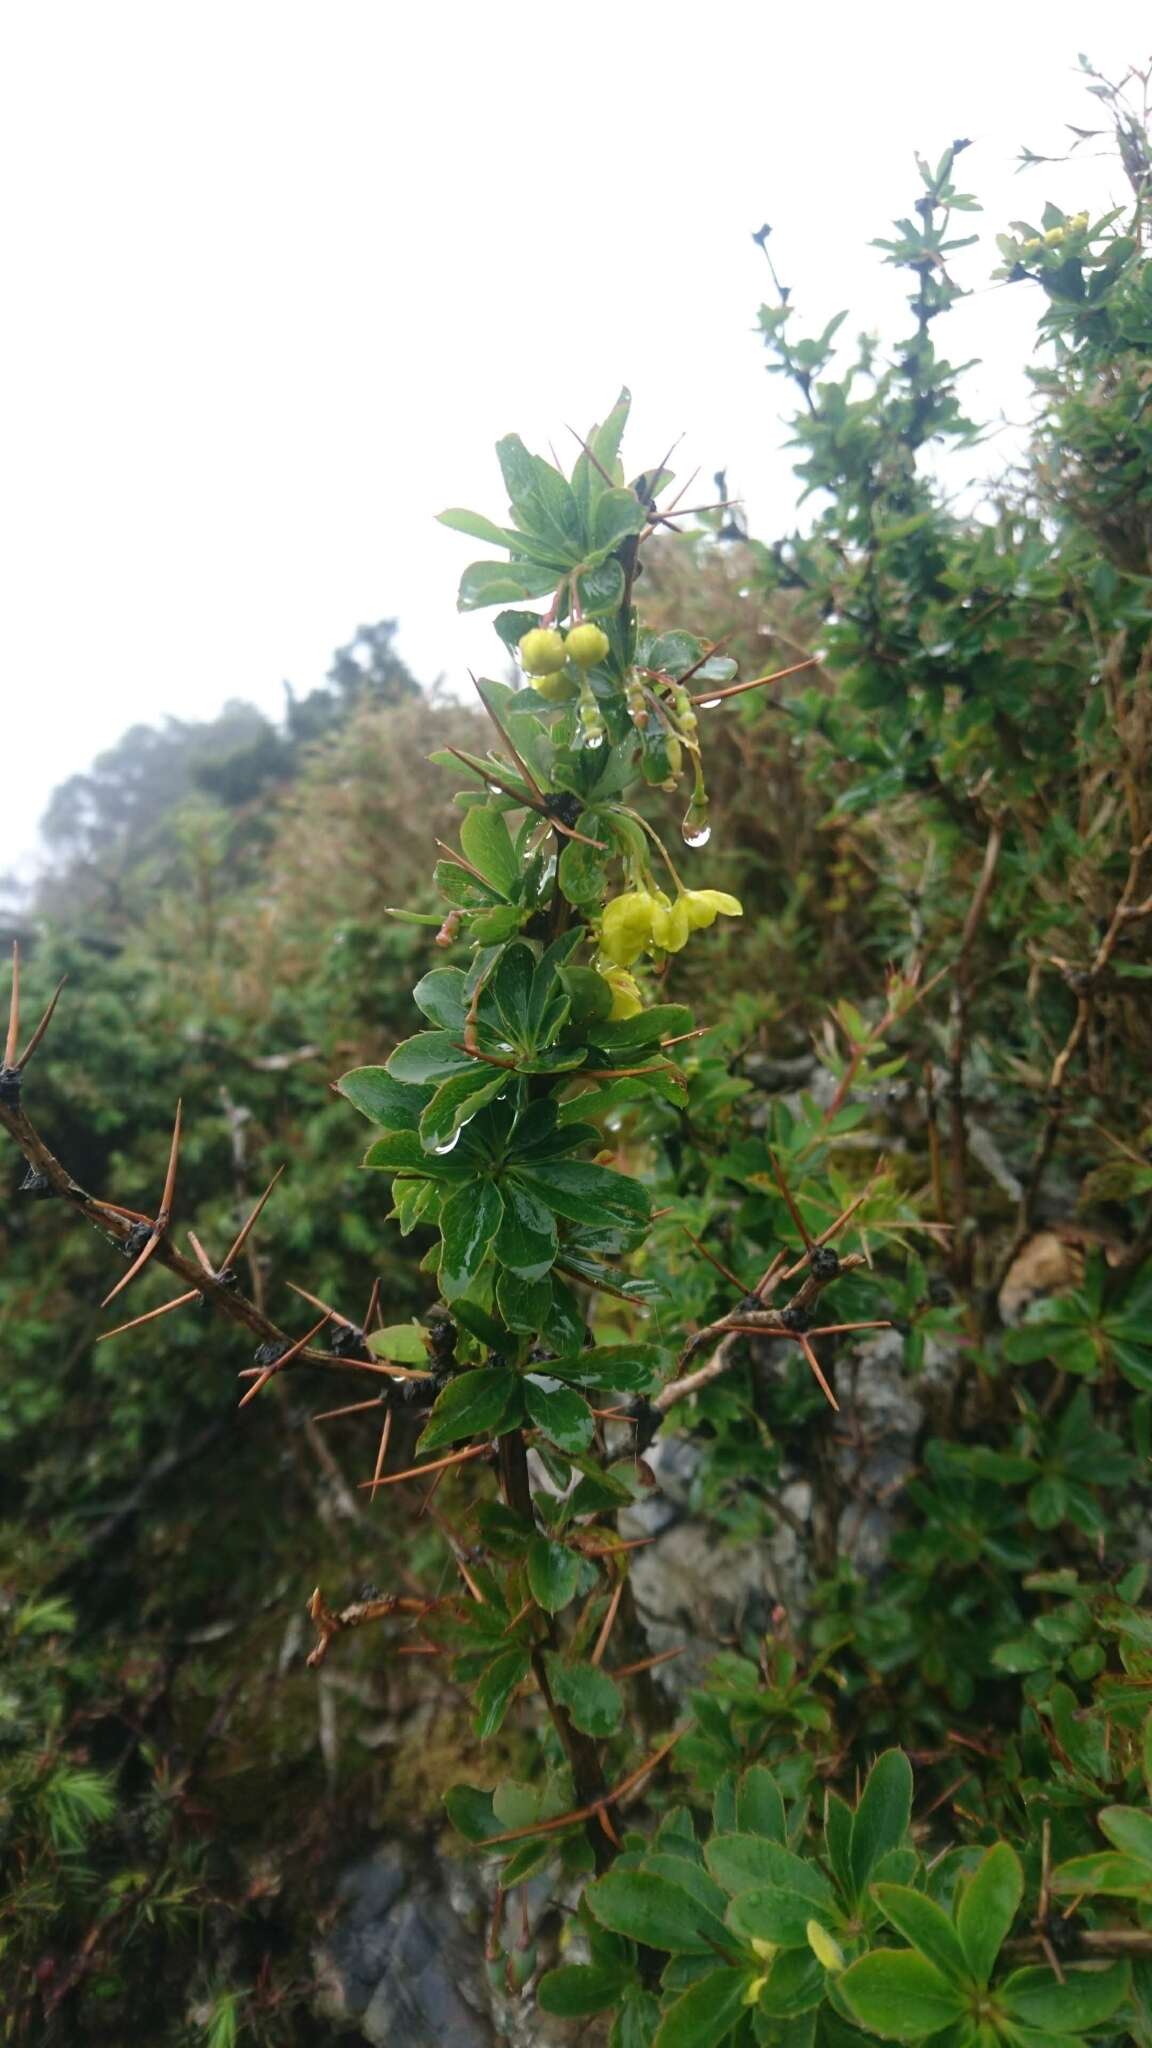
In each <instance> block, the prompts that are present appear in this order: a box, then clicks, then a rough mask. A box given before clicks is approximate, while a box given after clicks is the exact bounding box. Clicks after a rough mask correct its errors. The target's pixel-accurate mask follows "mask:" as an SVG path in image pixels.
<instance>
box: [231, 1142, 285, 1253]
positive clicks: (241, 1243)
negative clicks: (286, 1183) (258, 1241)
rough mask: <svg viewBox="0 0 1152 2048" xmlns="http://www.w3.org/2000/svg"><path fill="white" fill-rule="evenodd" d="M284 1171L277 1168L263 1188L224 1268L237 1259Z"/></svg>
mask: <svg viewBox="0 0 1152 2048" xmlns="http://www.w3.org/2000/svg"><path fill="white" fill-rule="evenodd" d="M284 1171H285V1168H284V1167H283V1166H278V1167H277V1168H276V1171H275V1173H274V1174H273V1175H272V1178H271V1180H270V1181H269V1183H268V1185H267V1187H266V1188H265V1190H264V1193H263V1194H262V1195H261V1197H260V1200H259V1201H258V1202H257V1204H256V1207H255V1208H254V1209H253V1211H252V1214H251V1215H250V1216H249V1218H248V1221H247V1223H245V1224H244V1225H243V1227H242V1229H241V1231H240V1235H239V1237H238V1238H237V1239H236V1242H235V1243H234V1244H233V1245H232V1246H231V1247H230V1249H229V1251H228V1253H227V1255H226V1257H225V1260H224V1266H225V1267H228V1266H231V1265H232V1264H233V1263H234V1261H235V1260H236V1258H237V1257H238V1255H239V1253H240V1252H242V1251H243V1249H244V1246H245V1245H246V1244H247V1242H248V1237H249V1233H250V1232H251V1230H252V1226H253V1224H254V1223H255V1221H256V1218H257V1217H258V1216H259V1214H260V1211H261V1210H262V1209H263V1207H264V1204H265V1202H266V1201H267V1200H268V1197H269V1196H270V1194H271V1193H272V1190H273V1188H274V1187H275V1186H276V1183H277V1181H278V1180H279V1179H280V1176H281V1174H282V1173H284Z"/></svg>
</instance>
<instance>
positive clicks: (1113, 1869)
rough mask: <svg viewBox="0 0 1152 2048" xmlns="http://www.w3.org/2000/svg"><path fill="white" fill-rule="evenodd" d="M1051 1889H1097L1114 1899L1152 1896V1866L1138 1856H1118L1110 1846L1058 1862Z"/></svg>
mask: <svg viewBox="0 0 1152 2048" xmlns="http://www.w3.org/2000/svg"><path fill="white" fill-rule="evenodd" d="M1052 1889H1053V1891H1054V1892H1059V1893H1060V1894H1061V1896H1065V1895H1067V1894H1068V1893H1072V1894H1073V1895H1076V1894H1078V1893H1080V1892H1097V1893H1099V1894H1100V1895H1101V1896H1103V1897H1105V1898H1107V1897H1111V1898H1114V1899H1141V1898H1149V1899H1152V1869H1149V1866H1148V1865H1147V1863H1145V1862H1143V1861H1142V1860H1141V1859H1138V1858H1137V1857H1135V1856H1118V1855H1114V1854H1112V1853H1110V1852H1109V1851H1108V1850H1107V1849H1103V1850H1100V1851H1099V1852H1098V1853H1097V1854H1096V1855H1094V1856H1073V1857H1072V1858H1071V1860H1070V1861H1069V1862H1067V1863H1059V1864H1057V1866H1056V1868H1055V1870H1054V1871H1053V1872H1052Z"/></svg>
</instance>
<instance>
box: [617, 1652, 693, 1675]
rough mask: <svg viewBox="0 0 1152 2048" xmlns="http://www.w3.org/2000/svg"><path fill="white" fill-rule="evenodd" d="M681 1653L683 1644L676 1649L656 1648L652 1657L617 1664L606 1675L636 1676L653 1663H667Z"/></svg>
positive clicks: (649, 1668) (650, 1667) (649, 1669)
mask: <svg viewBox="0 0 1152 2048" xmlns="http://www.w3.org/2000/svg"><path fill="white" fill-rule="evenodd" d="M683 1655H684V1647H683V1645H681V1647H680V1648H679V1649H678V1650H657V1652H656V1654H655V1656H654V1657H641V1658H639V1660H638V1661H637V1662H636V1663H635V1664H620V1665H617V1667H616V1669H615V1670H614V1671H610V1672H609V1674H608V1676H609V1677H610V1678H638V1677H639V1675H640V1673H641V1672H642V1671H651V1670H652V1668H653V1666H654V1665H656V1664H667V1663H669V1662H670V1660H671V1659H672V1658H673V1657H682V1656H683Z"/></svg>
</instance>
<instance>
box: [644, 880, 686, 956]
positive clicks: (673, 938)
mask: <svg viewBox="0 0 1152 2048" xmlns="http://www.w3.org/2000/svg"><path fill="white" fill-rule="evenodd" d="M691 929H692V926H691V925H690V923H689V922H688V910H687V898H686V897H684V896H678V897H677V898H676V901H675V903H669V901H668V898H667V897H666V896H665V895H663V894H661V895H660V896H658V897H657V899H656V907H655V909H654V911H653V913H652V937H653V938H654V939H655V941H656V944H657V945H658V946H662V947H663V949H664V951H665V952H666V953H679V952H680V951H681V949H682V947H684V946H686V945H687V944H688V934H689V932H690V931H691Z"/></svg>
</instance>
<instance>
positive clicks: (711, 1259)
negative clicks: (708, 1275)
mask: <svg viewBox="0 0 1152 2048" xmlns="http://www.w3.org/2000/svg"><path fill="white" fill-rule="evenodd" d="M680 1228H681V1230H682V1231H683V1232H684V1235H685V1237H687V1238H690V1239H691V1241H692V1243H693V1244H694V1245H695V1247H696V1249H697V1251H698V1252H702V1253H703V1255H704V1257H705V1258H706V1259H707V1261H708V1264H709V1265H710V1266H715V1268H716V1271H717V1272H718V1273H722V1274H723V1276H724V1278H725V1280H727V1281H728V1283H729V1285H730V1286H732V1287H735V1288H738V1289H739V1292H740V1293H741V1294H747V1292H748V1289H747V1288H746V1287H745V1285H744V1282H743V1281H742V1280H739V1279H738V1278H737V1276H736V1274H735V1273H731V1272H729V1270H728V1268H727V1266H726V1265H724V1263H723V1262H722V1260H720V1259H718V1258H717V1257H716V1254H715V1252H710V1251H709V1249H708V1247H707V1245H706V1244H701V1242H700V1239H699V1238H698V1237H697V1236H696V1235H695V1233H694V1232H693V1231H691V1230H689V1228H688V1225H687V1224H686V1223H682V1224H681V1225H680Z"/></svg>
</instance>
